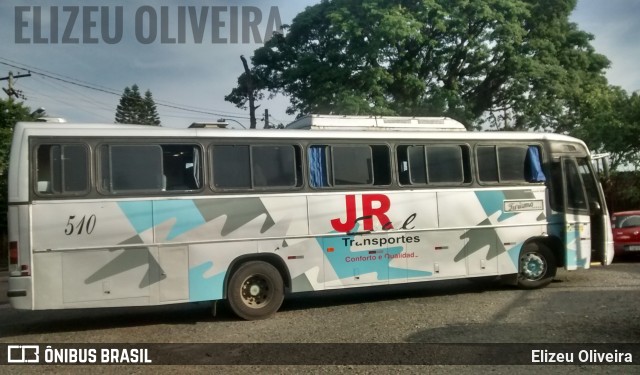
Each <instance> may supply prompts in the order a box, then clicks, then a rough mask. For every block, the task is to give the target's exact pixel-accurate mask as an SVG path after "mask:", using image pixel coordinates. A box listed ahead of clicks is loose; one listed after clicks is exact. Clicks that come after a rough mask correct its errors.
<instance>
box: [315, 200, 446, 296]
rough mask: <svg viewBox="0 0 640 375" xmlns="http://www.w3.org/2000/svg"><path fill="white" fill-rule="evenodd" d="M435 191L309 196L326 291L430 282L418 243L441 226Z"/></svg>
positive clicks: (429, 274) (430, 274)
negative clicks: (414, 280) (412, 280)
mask: <svg viewBox="0 0 640 375" xmlns="http://www.w3.org/2000/svg"><path fill="white" fill-rule="evenodd" d="M435 197H436V195H435V193H433V192H402V193H401V192H384V193H381V192H370V193H361V194H344V193H327V194H317V195H311V196H309V197H308V207H309V228H310V232H311V234H312V235H315V236H317V241H318V244H320V246H321V248H322V252H323V254H324V272H323V276H324V282H325V286H326V287H328V288H329V287H331V288H340V287H343V286H355V285H359V286H364V285H375V284H380V283H403V282H407V280H408V278H429V277H431V276H432V272H430V271H427V270H424V269H422V268H423V265H422V264H420V262H417V261H416V262H413V263H411V264H410V263H409V261H408V260H409V259H410V258H416V248H412V246H411V245H412V244H418V243H419V242H420V241H421V237H420V236H421V235H420V233H419V230H420V229H432V230H433V229H435V228H437V205H436V200H435Z"/></svg>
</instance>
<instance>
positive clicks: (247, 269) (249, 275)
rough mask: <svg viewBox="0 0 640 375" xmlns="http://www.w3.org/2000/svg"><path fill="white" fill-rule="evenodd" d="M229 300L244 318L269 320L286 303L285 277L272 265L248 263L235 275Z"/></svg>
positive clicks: (237, 312)
mask: <svg viewBox="0 0 640 375" xmlns="http://www.w3.org/2000/svg"><path fill="white" fill-rule="evenodd" d="M227 299H228V301H229V306H230V307H231V310H232V311H233V312H234V313H235V314H236V315H238V316H239V317H240V318H242V319H246V320H258V319H266V318H268V317H270V316H271V315H273V314H275V313H276V311H278V309H279V308H280V306H281V305H282V301H283V300H284V282H283V281H282V276H281V275H280V272H278V270H277V269H276V268H275V267H274V266H272V265H271V264H269V263H266V262H261V261H252V262H247V263H244V264H242V265H241V266H240V267H239V268H238V269H237V270H236V271H235V272H234V273H233V275H231V279H230V280H229V286H228V288H227Z"/></svg>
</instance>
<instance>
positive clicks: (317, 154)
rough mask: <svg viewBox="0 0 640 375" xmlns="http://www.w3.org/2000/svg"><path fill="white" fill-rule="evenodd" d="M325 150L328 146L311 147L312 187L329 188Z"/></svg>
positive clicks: (310, 170) (310, 172) (310, 177)
mask: <svg viewBox="0 0 640 375" xmlns="http://www.w3.org/2000/svg"><path fill="white" fill-rule="evenodd" d="M325 148H326V146H311V147H310V148H309V183H310V184H311V187H323V186H329V182H328V181H327V155H326V153H325Z"/></svg>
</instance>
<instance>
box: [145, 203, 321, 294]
mask: <svg viewBox="0 0 640 375" xmlns="http://www.w3.org/2000/svg"><path fill="white" fill-rule="evenodd" d="M156 203H157V207H158V208H155V209H154V215H155V217H156V218H158V219H154V222H156V223H158V224H157V227H156V240H157V241H160V242H179V241H216V243H202V244H192V245H189V270H188V273H189V300H190V301H203V300H216V299H221V298H223V296H224V289H223V288H224V280H225V278H226V277H227V273H228V271H229V266H230V265H231V264H232V262H233V261H234V260H236V259H238V258H239V257H242V256H245V255H250V254H258V253H273V254H275V255H277V256H278V257H280V258H281V259H282V260H283V261H285V262H286V263H287V266H288V270H289V273H290V275H291V278H292V279H293V280H294V282H293V283H294V285H296V286H298V287H301V286H302V285H305V286H308V285H313V286H312V287H313V288H318V287H320V288H321V285H319V284H318V281H317V279H315V280H314V279H313V278H311V280H306V282H302V279H304V278H306V276H304V274H305V272H307V271H310V270H311V269H312V268H313V267H317V264H318V259H317V256H318V253H319V249H318V247H317V246H315V251H314V249H313V246H312V248H311V250H310V251H307V250H308V248H307V246H306V245H308V244H312V245H313V242H314V241H313V240H312V239H308V238H307V239H303V240H302V239H298V240H295V239H293V240H292V239H287V238H288V237H296V236H306V235H307V234H308V225H307V210H306V197H304V196H301V195H298V196H265V197H260V198H258V197H238V198H236V197H219V198H207V199H198V200H194V201H193V203H192V205H189V204H188V203H186V202H182V203H180V205H181V207H182V208H181V209H180V208H179V207H169V206H168V205H167V204H166V203H161V201H158V202H156ZM156 203H154V205H155V204H156ZM165 206H166V207H167V208H166V213H164V212H163V209H164V208H163V207H165ZM154 207H156V206H154ZM180 210H182V214H180ZM176 213H178V216H176ZM170 215H174V217H173V219H171V220H169V221H168V223H178V224H179V222H180V215H182V216H184V217H185V218H186V219H185V220H183V221H182V223H183V224H184V223H187V224H185V225H183V227H182V229H180V230H176V227H178V224H176V225H174V226H173V229H169V228H168V226H167V225H166V224H163V220H162V218H163V216H167V217H168V216H170ZM189 220H190V222H189ZM187 229H188V230H187ZM242 240H251V241H242ZM296 279H298V281H297V282H296ZM311 290H316V289H311Z"/></svg>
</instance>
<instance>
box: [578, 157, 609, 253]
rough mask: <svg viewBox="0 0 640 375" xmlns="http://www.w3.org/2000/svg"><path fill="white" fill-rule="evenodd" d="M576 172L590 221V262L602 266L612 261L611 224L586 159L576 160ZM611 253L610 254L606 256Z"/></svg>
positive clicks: (600, 188)
mask: <svg viewBox="0 0 640 375" xmlns="http://www.w3.org/2000/svg"><path fill="white" fill-rule="evenodd" d="M577 162H578V171H579V172H580V176H581V177H582V182H583V183H584V187H585V191H586V193H587V202H588V204H589V215H590V220H591V261H592V262H600V263H601V264H603V265H606V264H610V263H611V260H612V259H613V244H612V235H611V222H610V220H609V214H608V212H607V209H606V202H605V200H604V193H603V192H602V187H601V186H600V182H599V181H598V180H597V178H596V176H597V175H596V174H595V172H594V169H593V168H592V164H591V162H590V161H589V160H588V159H587V158H580V159H577ZM608 253H611V254H608Z"/></svg>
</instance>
